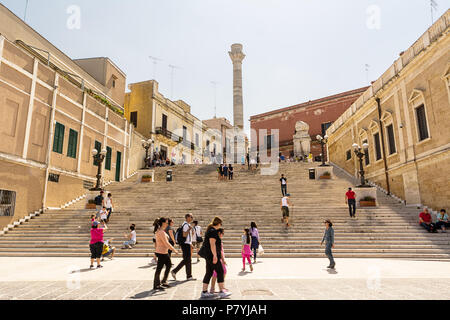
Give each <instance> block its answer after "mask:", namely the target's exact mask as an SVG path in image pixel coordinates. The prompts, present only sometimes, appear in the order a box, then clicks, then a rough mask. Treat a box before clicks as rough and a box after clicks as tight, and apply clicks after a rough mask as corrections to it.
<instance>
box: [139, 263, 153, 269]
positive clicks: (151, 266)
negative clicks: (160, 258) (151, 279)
mask: <svg viewBox="0 0 450 320" xmlns="http://www.w3.org/2000/svg"><path fill="white" fill-rule="evenodd" d="M153 267H154V268H153ZM138 268H139V269H149V268H153V269H156V264H147V265H145V266H142V267H138Z"/></svg>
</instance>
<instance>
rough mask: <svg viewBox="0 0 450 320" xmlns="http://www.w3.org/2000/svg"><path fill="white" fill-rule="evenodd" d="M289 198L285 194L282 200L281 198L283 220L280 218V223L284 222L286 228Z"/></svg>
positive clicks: (287, 224) (287, 225)
mask: <svg viewBox="0 0 450 320" xmlns="http://www.w3.org/2000/svg"><path fill="white" fill-rule="evenodd" d="M289 196H290V194H289V193H287V194H286V195H285V196H284V197H283V198H281V212H282V214H283V218H281V222H286V228H288V227H289Z"/></svg>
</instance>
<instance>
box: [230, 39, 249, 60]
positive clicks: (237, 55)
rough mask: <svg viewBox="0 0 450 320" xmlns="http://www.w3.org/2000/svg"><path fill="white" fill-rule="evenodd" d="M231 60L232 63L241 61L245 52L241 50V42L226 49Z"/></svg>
mask: <svg viewBox="0 0 450 320" xmlns="http://www.w3.org/2000/svg"><path fill="white" fill-rule="evenodd" d="M228 54H229V55H230V58H231V61H233V64H234V63H242V60H244V58H245V54H244V53H243V52H242V44H240V43H235V44H232V45H231V51H228Z"/></svg>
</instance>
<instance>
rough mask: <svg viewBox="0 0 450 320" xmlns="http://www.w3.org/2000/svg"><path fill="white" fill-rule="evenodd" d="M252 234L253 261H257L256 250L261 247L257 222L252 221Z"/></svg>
mask: <svg viewBox="0 0 450 320" xmlns="http://www.w3.org/2000/svg"><path fill="white" fill-rule="evenodd" d="M250 235H251V236H252V246H251V249H252V250H253V263H256V252H257V251H258V248H259V232H258V227H257V226H256V223H255V222H251V223H250Z"/></svg>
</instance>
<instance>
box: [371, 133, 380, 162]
mask: <svg viewBox="0 0 450 320" xmlns="http://www.w3.org/2000/svg"><path fill="white" fill-rule="evenodd" d="M373 140H374V142H375V159H376V160H380V159H381V145H380V133H378V132H377V133H375V134H374V135H373Z"/></svg>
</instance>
